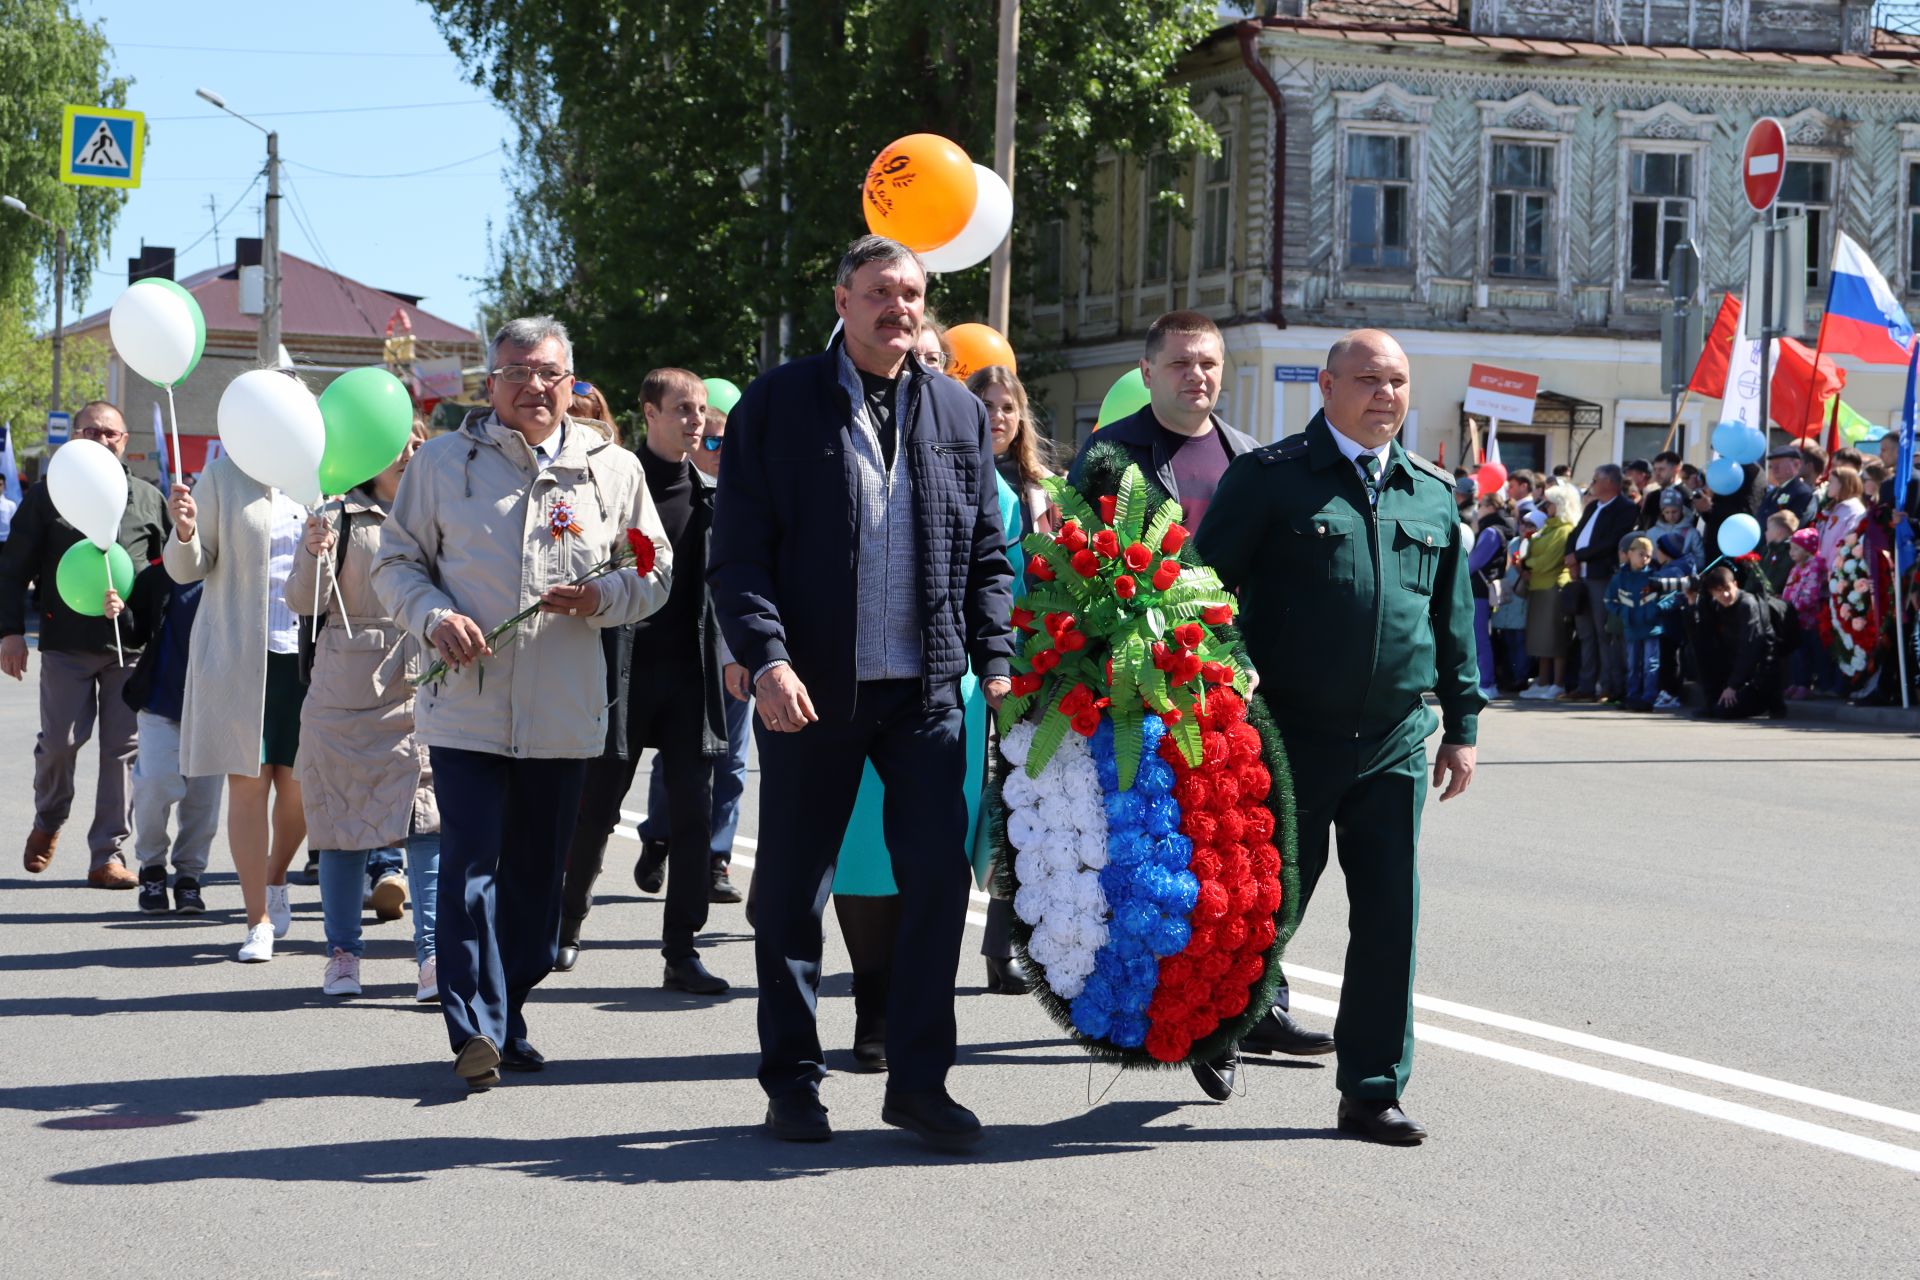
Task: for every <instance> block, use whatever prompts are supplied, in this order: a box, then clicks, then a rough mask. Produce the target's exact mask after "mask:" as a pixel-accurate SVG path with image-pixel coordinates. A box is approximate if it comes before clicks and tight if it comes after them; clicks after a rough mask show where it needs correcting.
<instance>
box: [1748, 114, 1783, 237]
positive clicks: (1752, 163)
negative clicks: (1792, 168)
mask: <svg viewBox="0 0 1920 1280" xmlns="http://www.w3.org/2000/svg"><path fill="white" fill-rule="evenodd" d="M1786 176H1787V131H1786V130H1785V129H1782V128H1781V127H1780V122H1779V121H1778V120H1775V119H1774V118H1773V117H1772V116H1762V117H1761V118H1760V119H1758V120H1755V121H1754V122H1753V128H1751V129H1749V130H1747V145H1746V149H1745V150H1744V151H1742V152H1741V153H1740V181H1741V183H1742V184H1743V185H1744V186H1745V187H1746V189H1747V203H1748V204H1750V205H1752V206H1753V208H1754V211H1755V212H1756V213H1765V212H1766V210H1767V208H1768V206H1770V205H1771V204H1772V203H1773V202H1774V200H1775V199H1777V198H1778V197H1779V195H1780V183H1781V180H1782V179H1784V178H1785V177H1786Z"/></svg>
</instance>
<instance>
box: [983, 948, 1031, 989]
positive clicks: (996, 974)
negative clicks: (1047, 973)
mask: <svg viewBox="0 0 1920 1280" xmlns="http://www.w3.org/2000/svg"><path fill="white" fill-rule="evenodd" d="M1032 985H1033V974H1032V972H1031V971H1030V970H1029V969H1028V968H1027V966H1026V965H1024V964H1022V963H1021V962H1020V957H1019V956H1008V957H1007V958H1006V959H1004V960H1001V959H998V958H996V957H994V956H988V957H987V990H988V991H991V992H993V993H994V994H995V995H1002V996H1023V995H1025V994H1027V991H1028V990H1029V989H1030V988H1031V987H1032Z"/></svg>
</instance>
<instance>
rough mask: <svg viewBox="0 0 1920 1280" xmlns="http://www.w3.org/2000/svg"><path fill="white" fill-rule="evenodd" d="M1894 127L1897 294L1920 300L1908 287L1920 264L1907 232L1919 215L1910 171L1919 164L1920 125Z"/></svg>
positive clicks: (1915, 292) (1914, 291) (1919, 208)
mask: <svg viewBox="0 0 1920 1280" xmlns="http://www.w3.org/2000/svg"><path fill="white" fill-rule="evenodd" d="M1894 128H1895V129H1897V130H1898V131H1899V133H1900V170H1899V176H1898V178H1897V179H1896V181H1897V182H1898V183H1899V188H1898V190H1899V192H1900V224H1899V227H1900V230H1899V237H1900V279H1899V280H1898V281H1897V282H1896V284H1895V288H1894V292H1895V293H1897V294H1898V295H1899V296H1900V297H1902V298H1920V289H1909V288H1908V287H1907V281H1908V280H1909V279H1911V278H1912V273H1913V271H1914V269H1915V268H1916V267H1920V262H1916V261H1914V259H1913V250H1912V246H1911V244H1910V243H1909V239H1908V232H1907V227H1908V225H1909V224H1910V223H1911V221H1912V219H1913V214H1914V213H1916V212H1920V203H1914V202H1910V201H1909V200H1908V199H1907V170H1908V168H1909V167H1910V166H1913V165H1920V123H1907V122H1902V123H1900V124H1896V125H1894Z"/></svg>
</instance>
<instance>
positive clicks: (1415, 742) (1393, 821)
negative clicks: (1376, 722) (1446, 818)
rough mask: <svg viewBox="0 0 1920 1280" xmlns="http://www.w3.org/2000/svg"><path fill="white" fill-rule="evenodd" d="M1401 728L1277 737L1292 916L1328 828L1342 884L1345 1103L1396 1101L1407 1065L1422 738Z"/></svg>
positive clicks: (1340, 1041)
mask: <svg viewBox="0 0 1920 1280" xmlns="http://www.w3.org/2000/svg"><path fill="white" fill-rule="evenodd" d="M1421 714H1422V715H1423V716H1424V715H1425V714H1426V713H1425V712H1424V711H1423V712H1422V713H1421ZM1427 723H1429V724H1430V723H1431V720H1428V721H1427ZM1411 727H1412V726H1410V725H1403V726H1401V728H1400V729H1398V730H1395V731H1394V732H1392V733H1389V734H1387V735H1386V736H1385V737H1383V738H1361V739H1338V738H1327V737H1323V736H1319V735H1314V734H1310V733H1297V734H1296V733H1294V732H1291V731H1287V730H1284V729H1283V731H1282V736H1283V737H1284V738H1285V740H1286V746H1287V762H1288V766H1289V767H1290V768H1291V770H1292V772H1293V795H1294V814H1295V824H1296V830H1297V836H1298V853H1297V858H1298V861H1299V867H1300V914H1301V916H1302V917H1303V918H1304V917H1305V915H1306V910H1307V904H1308V903H1309V902H1311V901H1312V900H1313V887H1314V885H1315V884H1317V883H1319V880H1320V873H1321V872H1322V871H1325V870H1326V869H1327V848H1328V840H1327V836H1328V832H1329V831H1330V830H1331V832H1332V833H1333V835H1334V837H1335V838H1336V839H1337V840H1338V841H1339V845H1340V870H1341V872H1342V873H1343V874H1345V876H1346V878H1347V904H1348V906H1347V962H1346V973H1345V976H1344V979H1343V981H1342V984H1341V988H1340V1016H1339V1018H1338V1020H1336V1021H1335V1023H1334V1026H1333V1040H1334V1049H1335V1052H1336V1053H1338V1054H1339V1067H1338V1070H1337V1071H1336V1072H1335V1083H1336V1084H1337V1085H1338V1086H1339V1089H1340V1092H1341V1093H1344V1094H1347V1095H1349V1096H1351V1097H1356V1098H1381V1099H1386V1098H1398V1097H1399V1096H1400V1095H1401V1092H1402V1091H1403V1090H1404V1089H1405V1088H1406V1087H1407V1077H1408V1076H1409V1075H1410V1074H1411V1073H1412V1070H1413V940H1414V932H1415V929H1416V928H1417V926H1418V922H1419V916H1420V873H1419V868H1418V865H1417V861H1416V857H1415V850H1416V847H1417V846H1418V845H1419V843H1420V809H1421V806H1422V805H1424V804H1425V803H1426V800H1427V749H1426V742H1425V736H1426V735H1425V733H1424V732H1408V729H1409V728H1411Z"/></svg>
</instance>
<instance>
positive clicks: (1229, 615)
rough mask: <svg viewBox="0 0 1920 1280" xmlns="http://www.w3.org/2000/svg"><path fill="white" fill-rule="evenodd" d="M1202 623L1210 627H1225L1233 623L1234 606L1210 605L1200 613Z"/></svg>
mask: <svg viewBox="0 0 1920 1280" xmlns="http://www.w3.org/2000/svg"><path fill="white" fill-rule="evenodd" d="M1200 621H1202V622H1204V623H1206V624H1207V625H1208V626H1210V627H1218V626H1223V625H1225V624H1226V623H1229V622H1232V621H1233V606H1232V605H1230V604H1210V605H1208V606H1207V607H1206V608H1204V609H1202V610H1201V611H1200Z"/></svg>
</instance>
